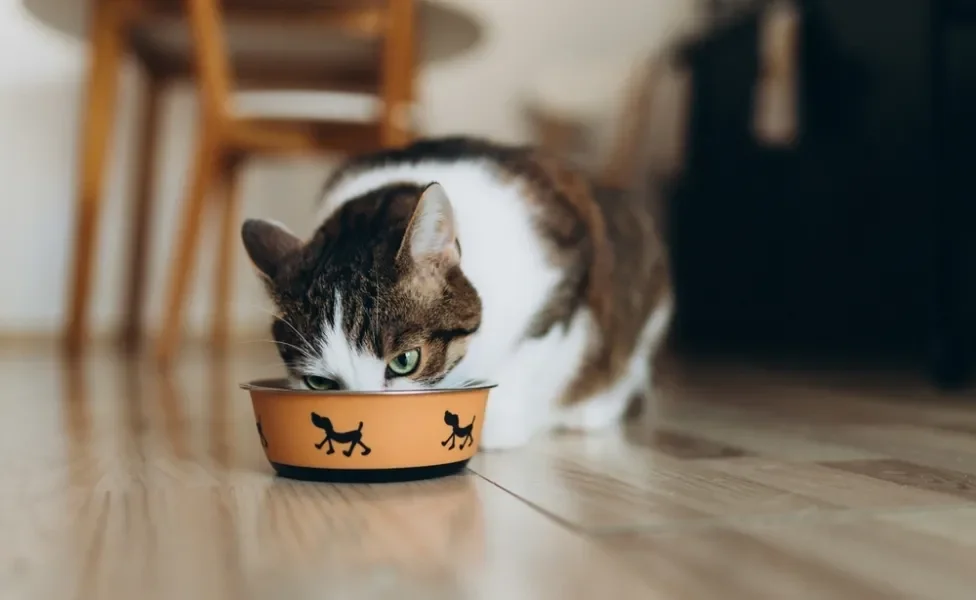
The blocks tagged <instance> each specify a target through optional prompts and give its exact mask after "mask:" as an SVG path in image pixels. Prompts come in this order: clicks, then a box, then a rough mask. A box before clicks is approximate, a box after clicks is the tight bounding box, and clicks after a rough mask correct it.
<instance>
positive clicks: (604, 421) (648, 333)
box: [555, 299, 672, 431]
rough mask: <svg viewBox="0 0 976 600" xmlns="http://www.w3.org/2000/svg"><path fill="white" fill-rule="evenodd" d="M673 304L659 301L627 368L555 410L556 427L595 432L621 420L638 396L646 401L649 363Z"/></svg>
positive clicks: (648, 392) (649, 373)
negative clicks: (602, 386) (599, 387)
mask: <svg viewBox="0 0 976 600" xmlns="http://www.w3.org/2000/svg"><path fill="white" fill-rule="evenodd" d="M671 313H672V304H671V300H670V299H667V300H665V301H664V302H662V303H661V305H660V306H658V307H657V308H656V309H655V310H654V311H653V312H652V313H651V315H650V317H649V318H648V320H647V322H646V323H645V324H644V329H643V331H642V332H641V336H640V338H639V343H638V347H637V349H636V351H635V352H634V355H633V356H632V357H631V359H630V364H629V365H628V366H627V370H626V371H625V372H624V373H623V374H622V375H621V376H620V378H619V379H618V380H617V381H615V382H614V383H613V385H611V386H610V387H609V388H608V389H606V390H604V391H602V392H600V393H597V394H595V395H594V396H592V397H591V398H588V399H586V400H585V401H583V402H581V403H579V404H576V405H573V406H570V407H565V408H563V409H562V410H560V411H558V412H557V413H556V423H555V424H556V426H557V427H561V428H564V429H571V430H577V431H598V430H601V429H606V428H608V427H611V426H613V425H616V424H618V423H620V422H621V420H622V419H623V416H624V413H626V412H627V408H628V407H629V406H630V403H631V402H632V401H633V400H634V399H635V398H637V397H639V398H640V400H641V401H642V402H645V403H646V402H648V401H649V399H650V395H651V390H652V381H651V377H652V368H651V362H652V360H653V357H654V355H655V354H656V353H657V351H658V349H659V348H660V347H661V345H662V343H663V341H664V339H665V337H666V336H667V332H668V327H669V325H670V322H671Z"/></svg>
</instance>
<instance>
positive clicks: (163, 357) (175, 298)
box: [156, 119, 222, 363]
mask: <svg viewBox="0 0 976 600" xmlns="http://www.w3.org/2000/svg"><path fill="white" fill-rule="evenodd" d="M201 129H202V131H201V135H200V139H199V141H198V142H197V150H196V154H195V156H194V159H193V163H192V164H193V167H192V169H193V174H192V178H191V180H190V183H189V187H188V189H187V194H186V198H185V199H184V203H183V215H182V220H181V223H180V233H179V239H178V241H177V243H176V248H175V250H176V255H175V257H174V258H173V260H172V263H171V264H170V275H169V289H168V294H167V300H166V306H165V312H164V313H163V319H162V322H161V323H160V334H159V339H158V340H157V345H156V358H157V360H159V361H160V362H163V363H167V362H169V360H170V359H171V358H172V357H173V353H174V351H175V350H176V347H177V346H178V345H179V343H180V341H181V340H182V332H183V313H184V310H185V308H186V301H187V295H188V292H189V286H190V279H191V277H192V276H193V268H194V263H195V262H196V258H197V250H198V249H199V246H200V227H201V225H202V221H203V217H204V208H205V206H206V201H207V194H208V193H209V192H210V191H211V188H212V187H213V184H214V183H215V178H216V177H217V176H218V175H219V171H218V169H219V166H220V163H221V160H222V156H221V155H222V152H221V150H222V148H221V144H220V137H219V130H218V129H217V128H216V127H215V126H214V124H213V123H210V122H209V121H207V120H206V119H204V124H203V127H202V128H201Z"/></svg>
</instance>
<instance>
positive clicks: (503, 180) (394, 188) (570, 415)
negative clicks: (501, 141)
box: [242, 138, 672, 449]
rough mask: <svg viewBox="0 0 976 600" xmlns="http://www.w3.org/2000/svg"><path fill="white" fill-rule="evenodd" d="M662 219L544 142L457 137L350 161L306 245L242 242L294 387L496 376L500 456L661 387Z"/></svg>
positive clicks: (486, 442)
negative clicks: (561, 159) (540, 145)
mask: <svg viewBox="0 0 976 600" xmlns="http://www.w3.org/2000/svg"><path fill="white" fill-rule="evenodd" d="M655 215H656V208H655V203H654V201H652V200H651V199H649V198H646V197H644V196H642V195H641V194H634V193H630V194H628V193H615V194H614V193H606V194H600V193H595V192H594V188H593V187H592V186H590V185H589V184H588V182H587V181H586V180H585V179H584V178H582V177H581V176H580V175H578V174H577V173H575V172H574V171H572V170H571V169H569V168H567V167H565V166H563V165H561V164H560V163H558V162H557V161H554V160H552V159H550V158H548V157H546V156H544V155H542V154H541V153H540V152H538V151H536V150H533V149H532V148H527V147H510V146H502V145H497V144H494V143H491V142H487V141H482V140H476V139H469V138H445V139H431V140H425V141H420V142H417V143H415V144H413V145H411V146H409V147H407V148H402V149H397V150H390V151H384V152H381V153H378V154H373V155H368V156H364V157H360V158H356V159H353V160H351V161H350V162H348V163H347V164H345V165H344V166H343V167H342V168H341V169H340V170H339V171H337V172H336V173H335V174H334V175H333V176H332V177H331V179H330V181H329V182H328V184H327V185H326V189H325V194H324V200H323V203H322V206H321V216H320V219H321V221H320V222H321V225H320V226H319V227H318V228H317V230H316V231H315V233H314V234H313V235H312V236H311V238H310V239H308V240H301V239H299V238H298V237H296V236H295V235H294V234H292V233H291V232H289V231H288V230H287V229H286V228H285V227H283V226H282V225H280V224H277V223H273V222H269V221H261V220H248V221H247V222H245V223H244V226H243V230H242V236H243V240H244V246H245V247H246V249H247V252H248V254H249V256H250V257H251V260H252V261H253V262H254V264H255V266H256V267H257V269H258V270H259V271H260V273H261V274H262V276H263V278H264V280H265V283H266V286H267V289H268V291H269V293H270V295H271V297H272V298H273V300H274V303H275V305H276V307H277V315H278V318H277V319H276V320H275V322H274V324H273V327H272V331H273V336H274V339H275V341H276V342H277V343H278V348H279V352H280V354H281V357H282V359H283V360H284V362H285V365H286V366H287V368H288V371H289V373H290V375H291V377H292V380H293V382H294V384H295V385H297V386H302V387H309V388H312V389H352V390H397V389H413V388H438V387H457V386H464V385H467V384H469V383H471V382H474V381H482V380H491V381H495V382H497V383H498V387H497V388H496V389H494V390H493V391H492V392H491V396H490V399H489V402H488V409H487V414H486V416H485V423H484V428H483V431H482V436H481V437H482V439H481V440H479V442H480V444H481V447H482V448H484V449H502V448H512V447H516V446H519V445H522V444H524V443H526V442H528V441H529V439H530V438H531V437H532V436H533V435H535V434H536V433H539V432H542V431H545V430H549V429H552V428H569V429H577V430H594V429H600V428H604V427H607V426H610V425H612V424H614V423H616V422H618V421H619V420H620V419H621V418H622V416H623V415H624V413H625V411H626V410H627V408H628V406H629V404H630V402H631V401H632V400H633V399H635V397H636V398H639V397H642V396H643V395H644V394H645V392H646V390H648V388H649V386H650V379H651V358H652V355H653V354H654V352H655V350H656V349H657V347H658V346H659V343H660V342H661V340H662V339H663V337H664V335H665V333H666V330H667V327H668V324H669V322H670V315H671V306H672V299H671V287H670V278H669V273H668V267H667V259H666V252H665V248H664V244H663V243H662V240H661V237H660V235H659V229H658V226H657V225H658V224H657V223H656V222H655Z"/></svg>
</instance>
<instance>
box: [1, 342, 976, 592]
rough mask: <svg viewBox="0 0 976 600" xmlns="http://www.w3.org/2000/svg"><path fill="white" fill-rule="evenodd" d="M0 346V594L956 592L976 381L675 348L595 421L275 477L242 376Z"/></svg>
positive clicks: (975, 459)
mask: <svg viewBox="0 0 976 600" xmlns="http://www.w3.org/2000/svg"><path fill="white" fill-rule="evenodd" d="M26 354H27V353H26V352H17V351H10V350H7V351H3V352H0V389H2V390H3V394H2V396H0V402H2V407H3V410H2V415H3V418H2V419H0V532H2V535H3V542H2V543H0V567H2V570H0V597H2V598H11V599H20V598H29V599H34V598H39V599H40V598H43V599H47V598H59V599H61V598H78V599H81V600H90V599H95V598H106V599H110V600H111V599H116V598H118V599H126V600H128V599H130V598H146V599H156V598H159V599H170V598H181V599H183V598H186V599H193V598H201V599H203V598H205V599H207V600H219V599H223V598H233V599H235V600H237V599H241V598H253V599H259V598H260V599H264V598H267V599H279V598H280V599H292V598H294V599H303V598H313V597H314V598H330V599H345V598H357V599H369V598H398V599H403V598H418V599H421V598H422V599H425V600H428V599H439V598H486V599H487V598H505V599H521V598H526V599H533V600H535V599H539V600H543V599H546V598H553V599H560V600H564V599H572V598H613V599H614V600H621V599H627V598H640V599H652V598H668V599H673V598H680V599H686V598H687V599H711V598H716V599H721V600H736V599H744V600H755V599H761V598H775V599H779V598H790V599H791V600H794V599H801V598H811V599H813V598H816V599H822V598H831V599H846V598H851V599H858V600H862V599H865V598H939V599H951V598H960V599H963V598H966V599H968V598H972V596H973V592H972V590H973V589H974V588H976V570H974V569H973V564H974V563H973V560H972V558H973V556H976V397H974V396H976V395H973V394H970V395H969V396H968V397H958V398H948V397H941V396H939V395H937V394H935V393H933V392H930V391H927V390H926V389H925V388H924V387H922V386H921V385H920V384H913V383H911V382H907V381H895V380H894V379H887V380H885V379H883V378H882V379H877V380H874V381H870V380H868V379H865V378H853V377H849V378H846V380H844V379H837V378H834V379H832V381H833V383H832V384H827V383H823V382H824V381H826V380H827V378H826V377H812V376H808V377H806V378H798V377H795V376H787V375H783V374H775V373H761V372H755V371H753V372H749V371H747V370H744V369H720V368H716V367H710V368H697V369H684V370H682V371H681V372H680V373H679V372H678V371H674V373H673V375H672V376H671V377H670V378H668V379H667V381H666V382H665V383H664V384H663V385H662V389H661V390H660V393H659V401H658V402H657V404H656V405H655V407H654V409H653V410H652V411H650V414H648V415H646V416H647V418H649V421H648V422H650V423H653V426H648V425H640V424H637V425H633V426H631V427H629V428H628V429H626V430H624V431H616V432H608V433H606V434H603V435H599V436H590V437H581V436H573V435H562V436H552V437H549V438H547V439H542V440H538V441H537V442H536V443H534V444H533V445H532V446H531V447H530V448H528V449H526V450H522V451H517V452H511V453H499V454H482V455H479V456H477V457H476V458H475V460H474V461H473V462H472V466H471V472H470V473H468V474H466V475H464V476H460V477H455V478H451V479H446V480H440V481H433V482H427V483H419V484H407V485H387V486H328V485H321V484H304V483H298V482H293V481H288V480H281V479H276V478H275V477H274V476H273V475H272V473H271V470H270V468H269V467H268V465H267V464H266V463H265V461H264V457H263V454H262V448H261V444H260V439H259V437H258V435H257V432H256V431H255V427H254V421H253V416H252V414H251V409H250V406H249V403H248V399H247V396H246V394H245V393H244V392H242V391H240V390H238V389H237V387H236V383H237V382H238V381H242V380H247V379H253V378H256V377H260V376H268V375H274V374H276V373H277V366H276V364H275V361H274V357H272V356H268V355H264V354H262V355H251V354H241V355H240V356H235V357H234V358H233V359H231V360H229V361H227V362H226V363H224V364H220V363H213V362H209V361H207V360H204V359H202V358H201V357H200V356H187V357H186V358H185V360H184V361H183V362H182V363H181V364H180V365H179V366H178V368H176V370H175V371H174V372H173V373H172V374H171V375H169V376H164V375H162V374H160V373H159V372H157V371H155V370H154V369H153V368H151V366H149V365H135V366H133V365H131V364H127V363H125V362H124V361H120V360H119V359H116V358H113V357H111V356H95V357H92V358H90V359H88V360H87V361H85V362H84V363H83V364H80V365H76V366H75V367H72V368H69V367H67V366H65V365H64V364H62V363H60V362H59V361H58V360H57V359H56V358H55V356H56V355H55V354H54V353H53V352H50V353H48V352H40V353H35V354H34V355H33V356H26Z"/></svg>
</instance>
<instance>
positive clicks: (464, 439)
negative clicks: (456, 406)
mask: <svg viewBox="0 0 976 600" xmlns="http://www.w3.org/2000/svg"><path fill="white" fill-rule="evenodd" d="M474 420H475V417H471V423H469V424H468V425H466V426H465V427H461V421H460V419H458V416H457V415H456V414H454V413H452V412H451V411H449V410H445V411H444V422H445V423H447V424H448V425H450V426H451V435H450V437H448V438H447V439H446V440H444V441H443V442H441V446H447V443H448V442H451V447H450V448H448V450H453V449H454V442H455V441H456V440H458V439H460V440H461V445H460V446H459V447H458V450H464V447H465V446H467V445H474V436H473V435H471V432H472V431H474Z"/></svg>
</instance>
